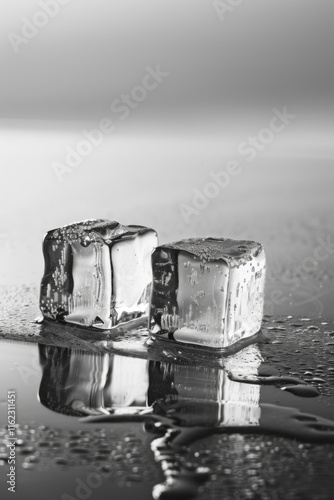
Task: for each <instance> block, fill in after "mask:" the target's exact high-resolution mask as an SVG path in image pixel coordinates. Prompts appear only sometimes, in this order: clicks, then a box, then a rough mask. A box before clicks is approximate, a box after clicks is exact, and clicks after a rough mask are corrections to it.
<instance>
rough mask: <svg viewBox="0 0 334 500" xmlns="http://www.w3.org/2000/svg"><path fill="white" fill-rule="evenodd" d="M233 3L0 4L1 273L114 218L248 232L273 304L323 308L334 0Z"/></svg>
mask: <svg viewBox="0 0 334 500" xmlns="http://www.w3.org/2000/svg"><path fill="white" fill-rule="evenodd" d="M236 3H238V2H235V1H234V2H232V0H226V1H222V0H218V1H212V0H209V1H208V0H197V1H196V2H194V1H193V0H184V1H182V2H180V1H176V0H168V1H167V0H161V1H160V2H156V1H155V0H142V1H141V2H138V1H135V0H126V1H124V0H122V1H121V0H114V1H113V2H109V1H108V0H94V1H93V0H80V1H79V0H39V1H35V0H2V1H1V4H0V36H1V44H0V61H1V78H0V165H1V196H0V204H1V205H0V213H1V218H0V283H1V285H10V286H17V285H21V284H23V283H25V284H33V285H36V286H38V283H39V280H40V278H41V276H42V272H43V258H42V253H41V242H42V238H43V235H44V233H45V232H46V231H47V230H49V229H51V228H55V227H58V226H61V225H63V224H66V223H70V222H73V221H75V220H81V219H85V218H110V219H114V220H118V221H120V222H122V223H123V224H126V223H132V224H142V225H148V226H151V227H154V228H155V229H156V230H157V231H158V233H159V236H160V241H161V242H162V243H163V242H167V241H170V240H176V239H180V238H185V237H188V236H224V237H232V238H248V239H255V240H259V241H261V242H263V244H264V245H265V247H266V251H267V257H268V284H267V292H266V293H267V301H266V312H267V313H268V314H294V315H308V316H321V317H323V318H333V317H334V313H333V307H332V304H333V299H334V273H333V269H334V247H333V244H332V242H334V228H333V208H334V201H333V181H334V169H333V158H334V147H333V136H334V135H333V134H334V121H333V118H334V99H333V97H334V95H333V94H334V65H333V57H334V56H333V54H334V51H333V45H334V26H333V25H334V4H333V2H332V1H331V0H320V1H318V2H314V1H312V0H295V1H294V2H291V1H288V0H281V1H280V2H277V1H274V0H257V1H256V2H246V1H240V2H239V3H238V5H236ZM278 116H281V118H277V117H278ZM273 120H274V121H273ZM231 162H234V163H233V165H234V167H233V170H232V167H231ZM232 171H233V174H232V173H231V172H232ZM217 179H220V182H219V180H217ZM222 179H223V180H222Z"/></svg>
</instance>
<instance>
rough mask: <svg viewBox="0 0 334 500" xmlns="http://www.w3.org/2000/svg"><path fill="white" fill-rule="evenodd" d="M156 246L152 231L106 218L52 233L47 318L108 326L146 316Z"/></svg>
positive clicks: (44, 305) (44, 304) (44, 303)
mask: <svg viewBox="0 0 334 500" xmlns="http://www.w3.org/2000/svg"><path fill="white" fill-rule="evenodd" d="M156 246H157V235H156V233H155V231H153V230H152V229H149V228H146V227H143V226H123V225H121V224H119V223H118V222H111V221H108V220H104V219H102V220H100V219H99V220H86V221H83V222H78V223H74V224H71V225H68V226H64V227H62V228H60V229H55V230H52V231H49V232H48V233H47V234H46V236H45V238H44V243H43V253H44V259H45V271H44V276H43V279H42V283H41V294H40V308H41V311H42V313H43V315H44V317H46V318H49V319H54V320H62V321H66V322H69V323H76V324H79V325H82V326H87V327H89V326H93V327H96V328H100V329H110V328H113V327H116V326H117V325H118V324H119V323H125V322H127V321H130V320H132V319H135V318H139V317H141V316H145V315H147V314H148V307H149V297H150V292H151V284H152V270H151V254H152V251H153V249H154V247H156Z"/></svg>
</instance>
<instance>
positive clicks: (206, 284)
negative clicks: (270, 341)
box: [150, 238, 266, 349]
mask: <svg viewBox="0 0 334 500" xmlns="http://www.w3.org/2000/svg"><path fill="white" fill-rule="evenodd" d="M265 264H266V261H265V253H264V250H263V247H262V245H261V244H260V243H256V242H253V241H234V240H229V239H216V238H205V239H203V238H201V239H200V238H196V239H188V240H182V241H179V242H177V243H171V244H168V245H163V246H159V247H158V248H157V249H156V250H155V251H154V253H153V255H152V266H153V291H152V297H151V312H150V323H151V333H152V334H153V335H152V336H153V337H154V338H163V339H167V340H174V341H179V342H183V343H187V344H197V345H201V346H205V347H210V348H218V349H219V348H223V347H225V346H229V345H232V344H234V343H235V342H236V341H238V340H240V339H242V338H244V337H248V336H250V335H253V334H255V333H257V332H258V331H259V330H260V328H261V322H262V317H263V303H264V286H265Z"/></svg>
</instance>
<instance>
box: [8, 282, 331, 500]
mask: <svg viewBox="0 0 334 500" xmlns="http://www.w3.org/2000/svg"><path fill="white" fill-rule="evenodd" d="M7 293H8V301H7V302H6V301H4V302H3V303H2V306H1V307H2V311H1V312H2V313H3V314H2V317H6V315H7V317H8V320H6V322H4V321H2V325H1V327H0V329H1V332H0V335H1V337H2V341H1V343H0V346H1V354H0V356H1V364H0V367H1V368H0V369H1V380H2V391H1V406H0V408H1V428H0V470H1V474H2V477H5V475H6V474H7V471H8V467H9V465H8V463H7V457H8V449H7V448H6V434H7V431H6V427H5V426H6V411H7V400H6V398H7V390H10V389H13V390H15V391H16V397H17V407H16V411H17V422H18V427H17V430H16V434H17V446H16V460H17V463H16V466H17V472H16V480H17V493H16V498H19V499H28V498H38V492H39V491H45V492H46V491H47V492H48V498H50V499H53V498H54V499H59V498H62V499H63V500H69V499H73V498H79V497H80V495H83V496H85V495H86V496H87V498H88V497H91V498H96V499H98V498H105V497H111V498H115V499H117V498H122V499H123V498H124V499H134V498H136V499H137V498H145V499H146V498H147V499H149V498H152V495H153V498H156V499H158V498H161V499H163V498H182V499H183V498H194V497H197V498H199V499H202V498H203V499H204V498H205V499H210V500H211V499H212V500H215V499H219V500H220V499H221V498H226V499H239V498H240V499H244V498H254V499H256V498H261V499H262V498H263V499H266V498H268V499H272V498H274V499H276V498H277V499H279V498H283V497H284V498H287V499H301V498H303V499H304V498H306V499H307V498H312V499H314V498H315V499H319V500H320V499H327V498H328V499H329V498H332V491H333V487H334V478H333V475H332V470H333V460H334V368H333V359H334V358H333V356H334V325H333V323H332V322H324V321H319V320H317V321H314V320H310V319H309V318H305V317H304V318H292V317H277V318H270V317H266V318H265V321H264V326H263V334H261V335H259V336H258V338H257V339H256V340H257V341H256V343H255V344H252V345H248V346H247V345H246V346H245V347H244V349H242V350H241V351H239V352H237V353H232V352H227V353H225V355H224V356H223V355H221V354H219V355H218V354H215V355H212V356H208V355H207V354H206V353H203V351H200V350H196V349H186V348H183V347H182V348H180V346H179V345H176V344H175V345H171V344H169V343H168V344H167V343H166V344H164V343H163V342H162V343H161V344H160V343H158V344H157V343H153V344H151V345H147V342H146V341H147V336H146V332H145V330H144V329H139V330H137V331H135V332H132V333H125V334H124V332H123V333H120V334H113V335H107V336H105V335H101V334H100V333H99V332H91V331H87V330H82V329H80V328H76V327H70V326H68V327H66V328H63V327H62V326H59V325H55V324H53V323H48V322H46V323H42V324H36V323H35V322H33V318H34V315H35V312H37V311H35V309H34V308H35V299H36V291H35V290H32V289H23V290H21V291H20V295H18V294H17V290H16V291H15V292H14V291H13V290H12V291H10V290H9V291H8V292H7ZM15 303H16V304H17V309H16V310H15ZM22 303H24V304H25V305H26V306H27V307H26V308H25V312H24V313H22V312H18V311H22V307H20V308H19V307H18V305H19V304H22ZM6 304H7V311H6ZM9 311H10V313H11V314H12V315H10V314H8V312H9ZM3 492H4V495H3ZM1 495H2V496H1V498H7V496H6V491H5V490H4V488H3V486H2V491H1ZM78 495H79V496H78ZM8 498H12V497H11V496H10V493H8Z"/></svg>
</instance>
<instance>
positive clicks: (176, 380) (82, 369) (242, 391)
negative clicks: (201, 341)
mask: <svg viewBox="0 0 334 500" xmlns="http://www.w3.org/2000/svg"><path fill="white" fill-rule="evenodd" d="M39 353H40V362H41V365H42V368H43V375H42V381H41V384H40V390H39V397H40V401H41V403H42V404H43V405H44V406H46V407H47V408H49V409H50V410H52V411H55V412H59V413H63V414H66V415H72V416H85V415H98V414H109V413H111V412H112V411H114V410H115V409H121V408H122V409H123V410H124V411H125V413H126V411H128V413H129V414H131V413H133V411H134V410H135V409H136V408H137V409H138V410H140V409H151V411H152V412H153V413H155V414H158V415H165V416H172V418H173V420H174V421H175V422H177V423H178V425H181V426H186V427H191V426H208V425H209V426H220V425H222V426H236V425H240V426H245V425H259V419H260V407H259V402H260V386H259V385H255V384H254V385H253V384H245V383H242V382H235V381H232V380H230V378H229V376H228V370H231V371H235V370H236V371H237V372H238V373H243V374H249V375H253V374H256V373H257V372H258V367H259V365H260V363H261V357H260V355H259V353H258V350H257V347H256V346H250V347H249V348H247V349H245V350H244V352H243V351H241V352H240V353H238V354H237V355H235V356H231V357H230V358H228V359H227V360H226V368H227V369H223V368H218V367H217V368H214V367H208V366H197V365H189V364H188V365H183V364H176V363H171V362H167V361H166V362H163V361H157V360H154V359H143V358H135V357H129V356H122V355H119V354H113V353H96V352H86V351H82V350H79V349H69V348H62V347H55V346H43V345H40V346H39Z"/></svg>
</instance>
